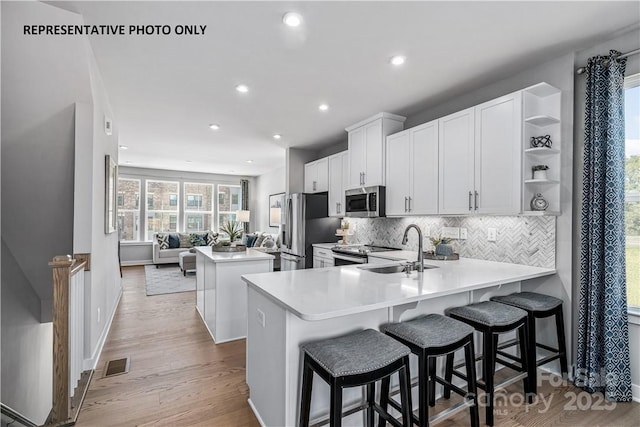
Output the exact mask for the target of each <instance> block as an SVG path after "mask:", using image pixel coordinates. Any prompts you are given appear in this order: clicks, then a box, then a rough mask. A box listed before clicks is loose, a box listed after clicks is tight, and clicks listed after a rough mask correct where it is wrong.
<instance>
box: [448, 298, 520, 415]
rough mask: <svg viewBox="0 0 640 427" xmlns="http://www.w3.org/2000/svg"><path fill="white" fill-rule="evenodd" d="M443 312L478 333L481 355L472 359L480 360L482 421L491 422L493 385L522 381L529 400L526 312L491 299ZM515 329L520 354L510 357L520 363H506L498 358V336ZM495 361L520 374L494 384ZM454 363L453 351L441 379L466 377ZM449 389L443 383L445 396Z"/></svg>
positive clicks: (497, 386)
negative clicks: (484, 401)
mask: <svg viewBox="0 0 640 427" xmlns="http://www.w3.org/2000/svg"><path fill="white" fill-rule="evenodd" d="M447 315H448V316H450V317H452V318H454V319H457V320H460V321H462V322H464V323H466V324H468V325H470V326H473V328H475V330H476V331H478V332H480V333H482V347H483V352H482V356H481V357H479V358H477V359H476V360H482V379H483V381H479V382H478V383H477V386H478V387H479V388H481V389H482V390H484V391H485V393H486V394H487V408H486V409H487V410H486V423H487V425H490V426H492V425H493V404H494V402H493V397H494V394H495V390H496V388H502V387H505V386H507V385H509V384H512V383H514V382H516V381H518V380H520V379H522V380H523V386H524V392H525V395H527V396H528V398H529V399H530V400H531V398H532V396H531V395H530V394H529V393H530V388H529V381H528V364H527V355H528V352H527V340H526V336H527V333H528V320H527V319H528V318H527V312H526V311H524V310H520V309H519V308H517V307H512V306H510V305H505V304H500V303H497V302H494V301H484V302H479V303H475V304H470V305H466V306H462V307H455V308H451V309H449V310H447ZM514 330H517V331H518V336H519V338H520V340H519V342H520V357H519V358H518V357H515V356H513V357H512V359H513V360H515V361H516V362H518V363H519V364H520V365H519V366H518V365H515V364H513V363H511V362H507V361H506V360H504V359H500V358H498V357H497V356H498V354H497V353H498V335H499V334H503V333H505V332H510V331H514ZM496 362H499V363H500V364H501V365H504V366H506V367H509V368H511V369H513V370H515V371H517V372H520V374H517V375H514V376H512V377H510V378H507V379H506V380H504V381H502V382H501V383H500V384H497V385H496V384H495V381H494V375H495V371H496ZM457 368H458V366H455V367H454V366H453V354H450V355H448V356H447V367H446V372H445V380H446V381H447V382H451V378H452V376H453V375H456V376H458V377H460V378H466V377H465V376H464V375H462V374H461V373H460V372H458V371H457V370H456V369H457ZM450 394H451V391H450V390H449V389H448V388H447V386H445V389H444V397H445V398H446V397H449V395H450Z"/></svg>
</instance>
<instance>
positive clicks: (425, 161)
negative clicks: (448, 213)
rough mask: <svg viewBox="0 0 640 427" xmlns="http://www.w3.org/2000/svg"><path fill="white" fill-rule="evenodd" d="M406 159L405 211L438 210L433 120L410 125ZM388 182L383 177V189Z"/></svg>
mask: <svg viewBox="0 0 640 427" xmlns="http://www.w3.org/2000/svg"><path fill="white" fill-rule="evenodd" d="M388 155H389V154H388V152H387V156H388ZM408 160H409V161H410V164H411V165H410V168H408V169H410V170H411V180H410V183H411V187H410V192H409V195H410V197H411V200H410V201H409V214H410V215H427V214H436V213H438V121H437V120H435V121H433V122H429V123H426V124H424V125H420V126H417V127H415V128H412V129H411V154H410V157H409V158H408ZM387 176H388V175H387ZM388 185H389V178H387V189H388V188H389V187H388ZM387 191H388V190H387ZM387 194H388V193H387ZM387 200H388V199H387Z"/></svg>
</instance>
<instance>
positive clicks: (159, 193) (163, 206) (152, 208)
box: [145, 180, 180, 240]
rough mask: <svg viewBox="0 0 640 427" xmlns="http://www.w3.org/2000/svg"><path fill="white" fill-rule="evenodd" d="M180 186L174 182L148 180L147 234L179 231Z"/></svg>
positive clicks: (147, 238) (149, 237)
mask: <svg viewBox="0 0 640 427" xmlns="http://www.w3.org/2000/svg"><path fill="white" fill-rule="evenodd" d="M179 188H180V184H179V183H178V182H174V181H154V180H147V188H146V192H147V227H146V229H147V233H146V236H145V240H151V238H152V237H153V233H159V232H172V231H173V232H175V231H178V227H179V224H178V194H179V193H180V189H179Z"/></svg>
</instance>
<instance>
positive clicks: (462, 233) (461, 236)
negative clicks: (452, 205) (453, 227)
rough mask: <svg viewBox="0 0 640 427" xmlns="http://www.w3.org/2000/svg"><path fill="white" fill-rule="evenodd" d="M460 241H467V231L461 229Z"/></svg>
mask: <svg viewBox="0 0 640 427" xmlns="http://www.w3.org/2000/svg"><path fill="white" fill-rule="evenodd" d="M460 240H467V229H466V228H460Z"/></svg>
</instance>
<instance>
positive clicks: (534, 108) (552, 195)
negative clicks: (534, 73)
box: [522, 83, 561, 216]
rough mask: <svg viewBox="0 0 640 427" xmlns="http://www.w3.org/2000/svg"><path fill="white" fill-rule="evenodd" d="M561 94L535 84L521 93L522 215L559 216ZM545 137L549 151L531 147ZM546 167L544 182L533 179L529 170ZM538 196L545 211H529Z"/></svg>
mask: <svg viewBox="0 0 640 427" xmlns="http://www.w3.org/2000/svg"><path fill="white" fill-rule="evenodd" d="M560 108H561V90H560V89H558V88H556V87H554V86H552V85H550V84H548V83H539V84H537V85H534V86H531V87H528V88H526V89H524V90H523V116H524V117H523V132H522V134H523V138H522V139H523V140H522V150H523V153H524V155H523V156H522V158H523V160H522V213H523V215H536V216H543V215H560V213H561V211H560V166H561V163H560V155H561V144H560V142H561V139H560V135H561V133H560V126H561V122H560V117H561V115H560ZM545 135H549V136H550V138H551V143H552V145H551V147H531V138H533V137H539V136H545ZM536 165H547V166H549V170H547V179H533V173H532V168H533V166H536ZM537 193H541V194H542V195H543V197H544V198H545V200H547V201H548V202H549V207H548V208H547V210H545V211H532V210H531V207H530V202H531V199H532V198H533V197H534V196H535V195H536V194H537Z"/></svg>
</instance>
